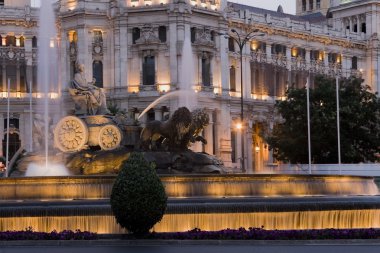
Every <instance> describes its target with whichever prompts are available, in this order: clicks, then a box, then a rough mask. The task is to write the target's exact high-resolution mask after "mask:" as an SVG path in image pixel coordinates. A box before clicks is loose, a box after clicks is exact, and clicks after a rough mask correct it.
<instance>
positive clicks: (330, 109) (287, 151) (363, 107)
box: [266, 76, 380, 164]
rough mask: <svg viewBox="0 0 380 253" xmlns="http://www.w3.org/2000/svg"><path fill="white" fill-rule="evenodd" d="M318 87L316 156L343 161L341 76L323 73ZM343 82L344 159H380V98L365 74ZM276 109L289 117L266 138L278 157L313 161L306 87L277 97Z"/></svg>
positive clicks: (314, 92)
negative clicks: (280, 98)
mask: <svg viewBox="0 0 380 253" xmlns="http://www.w3.org/2000/svg"><path fill="white" fill-rule="evenodd" d="M315 86H316V87H315V88H314V89H310V114H311V117H310V118H311V119H310V120H311V150H312V161H313V163H317V164H326V163H337V162H338V151H337V150H338V148H337V145H338V144H337V113H336V88H335V87H336V85H335V79H330V78H326V77H323V76H318V77H317V78H316V80H315ZM339 87H340V88H339V101H340V134H341V154H342V162H343V163H360V162H375V161H379V153H380V99H379V98H378V97H377V96H376V94H374V93H372V92H370V88H369V87H368V86H365V85H362V80H361V79H357V78H350V79H343V80H341V81H340V86H339ZM276 108H277V109H278V112H279V113H280V114H281V116H282V118H283V120H284V121H283V123H280V124H277V125H276V126H275V127H274V129H273V132H272V134H271V135H270V136H268V137H267V138H266V139H267V141H268V143H269V145H270V147H271V148H272V149H273V150H274V154H275V156H276V158H277V159H278V160H280V161H285V162H291V163H307V162H308V148H307V106H306V89H305V88H303V89H295V88H290V89H289V90H288V91H287V99H286V100H285V101H279V102H277V104H276Z"/></svg>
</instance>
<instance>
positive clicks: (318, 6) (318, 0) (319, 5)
mask: <svg viewBox="0 0 380 253" xmlns="http://www.w3.org/2000/svg"><path fill="white" fill-rule="evenodd" d="M316 5H317V6H316V9H317V10H319V9H321V0H317V4H316Z"/></svg>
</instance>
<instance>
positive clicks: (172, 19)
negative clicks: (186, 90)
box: [169, 12, 179, 89]
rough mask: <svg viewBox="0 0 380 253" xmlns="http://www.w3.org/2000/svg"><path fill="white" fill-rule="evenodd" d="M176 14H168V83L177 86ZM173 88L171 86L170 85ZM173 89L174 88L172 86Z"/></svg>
mask: <svg viewBox="0 0 380 253" xmlns="http://www.w3.org/2000/svg"><path fill="white" fill-rule="evenodd" d="M176 20H177V15H176V14H175V13H173V12H172V13H170V14H169V31H170V32H169V45H170V47H169V61H170V70H171V71H170V83H171V84H172V85H174V86H176V87H178V71H177V70H178V60H177V53H178V50H179V44H178V41H177V22H176ZM171 89H173V87H171ZM174 89H175V88H174Z"/></svg>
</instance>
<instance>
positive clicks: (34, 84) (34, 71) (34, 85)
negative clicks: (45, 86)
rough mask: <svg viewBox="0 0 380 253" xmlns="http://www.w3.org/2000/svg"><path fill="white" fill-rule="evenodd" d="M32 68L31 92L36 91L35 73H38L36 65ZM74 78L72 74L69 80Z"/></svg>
mask: <svg viewBox="0 0 380 253" xmlns="http://www.w3.org/2000/svg"><path fill="white" fill-rule="evenodd" d="M32 70H33V87H32V89H33V91H32V92H37V90H38V88H37V74H38V68H37V66H36V65H34V66H33V67H32ZM73 78H74V76H72V78H71V80H72V79H73Z"/></svg>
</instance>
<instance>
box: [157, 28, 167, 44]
mask: <svg viewBox="0 0 380 253" xmlns="http://www.w3.org/2000/svg"><path fill="white" fill-rule="evenodd" d="M158 38H159V39H160V41H161V42H162V43H165V42H166V26H160V27H159V28H158Z"/></svg>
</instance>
